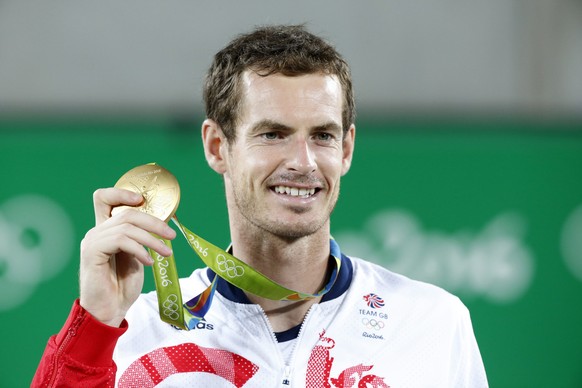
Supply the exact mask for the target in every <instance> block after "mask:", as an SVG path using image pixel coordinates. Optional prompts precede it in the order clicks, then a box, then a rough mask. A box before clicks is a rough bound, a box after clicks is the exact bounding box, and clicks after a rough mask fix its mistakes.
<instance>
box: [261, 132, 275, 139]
mask: <svg viewBox="0 0 582 388" xmlns="http://www.w3.org/2000/svg"><path fill="white" fill-rule="evenodd" d="M261 136H263V138H264V139H266V140H277V139H278V138H279V133H277V132H265V133H263V134H262V135H261Z"/></svg>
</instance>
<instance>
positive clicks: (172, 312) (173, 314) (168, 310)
mask: <svg viewBox="0 0 582 388" xmlns="http://www.w3.org/2000/svg"><path fill="white" fill-rule="evenodd" d="M177 301H178V297H177V296H176V295H175V294H170V295H168V297H167V298H166V300H165V301H164V303H162V307H163V308H164V311H162V314H164V315H165V316H166V317H168V318H170V319H171V320H173V321H176V320H178V318H180V314H178V309H179V308H180V306H178V304H177V303H176V302H177Z"/></svg>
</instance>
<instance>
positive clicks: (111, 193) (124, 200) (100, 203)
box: [93, 187, 143, 225]
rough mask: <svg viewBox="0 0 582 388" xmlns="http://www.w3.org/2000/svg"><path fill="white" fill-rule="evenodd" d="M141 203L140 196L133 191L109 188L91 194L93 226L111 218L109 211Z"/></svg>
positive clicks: (141, 198)
mask: <svg viewBox="0 0 582 388" xmlns="http://www.w3.org/2000/svg"><path fill="white" fill-rule="evenodd" d="M142 202H143V197H142V196H141V194H138V193H134V192H133V191H129V190H124V189H116V188H114V187H109V188H106V189H98V190H96V191H95V192H94V193H93V207H94V209H95V224H96V225H99V224H101V223H102V222H104V221H105V220H107V219H108V218H110V217H111V209H112V208H113V207H115V206H119V205H127V206H137V205H139V204H140V203H142Z"/></svg>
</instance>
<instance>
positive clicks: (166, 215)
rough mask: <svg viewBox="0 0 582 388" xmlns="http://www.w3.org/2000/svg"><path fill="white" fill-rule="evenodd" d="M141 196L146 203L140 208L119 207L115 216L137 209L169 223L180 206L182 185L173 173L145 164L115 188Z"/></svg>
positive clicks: (125, 175) (120, 181)
mask: <svg viewBox="0 0 582 388" xmlns="http://www.w3.org/2000/svg"><path fill="white" fill-rule="evenodd" d="M114 187H115V188H118V189H126V190H130V191H133V192H136V193H138V194H141V195H142V196H143V198H144V201H143V203H142V204H140V205H139V206H135V207H133V206H117V207H115V208H113V209H112V211H111V214H112V215H115V214H117V213H119V212H120V211H121V210H124V209H135V210H139V211H141V212H143V213H146V214H151V215H152V216H154V217H157V218H159V219H160V220H162V221H164V222H168V221H169V220H170V219H171V218H172V217H173V216H174V213H176V210H177V209H178V205H179V204H180V185H179V184H178V180H177V179H176V177H175V176H174V175H172V173H171V172H169V171H168V170H166V169H165V168H163V167H162V166H160V165H157V164H155V163H149V164H144V165H142V166H138V167H135V168H133V169H131V170H129V171H128V172H126V173H125V174H124V175H123V176H122V177H121V178H119V180H118V181H117V183H116V184H115V186H114Z"/></svg>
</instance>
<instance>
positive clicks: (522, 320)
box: [0, 0, 582, 387]
mask: <svg viewBox="0 0 582 388" xmlns="http://www.w3.org/2000/svg"><path fill="white" fill-rule="evenodd" d="M271 23H307V26H308V28H309V29H310V30H311V31H312V32H314V33H316V34H320V35H322V36H323V37H325V38H327V39H329V40H330V41H332V42H333V43H334V44H335V46H336V47H337V48H338V49H339V51H340V52H342V53H343V55H344V56H345V57H346V59H347V60H348V62H349V63H350V64H351V66H352V71H353V77H354V83H355V90H356V95H357V104H358V119H357V146H356V154H355V160H354V164H353V167H352V171H351V172H350V173H349V174H348V175H347V176H346V177H345V179H344V181H343V187H342V196H341V198H340V202H339V205H338V207H337V209H336V211H335V213H334V215H333V218H332V220H333V221H332V231H333V234H334V236H335V237H336V239H337V240H338V241H339V242H340V245H341V246H342V250H343V251H344V252H346V253H347V254H350V255H354V256H361V257H364V258H367V259H369V260H372V261H375V262H377V263H379V264H381V265H383V266H386V267H387V268H390V269H393V270H394V271H397V272H400V273H403V274H405V275H407V276H410V277H412V278H415V279H420V280H424V281H428V282H431V283H434V284H437V285H439V286H441V287H443V288H445V289H447V290H449V291H450V292H452V293H454V294H456V295H458V296H459V297H460V298H461V299H462V300H463V302H464V303H465V304H466V305H467V306H468V307H469V309H470V311H471V316H472V320H473V325H474V330H475V334H476V336H477V340H478V342H479V345H480V349H481V353H482V356H483V360H484V363H485V367H486V370H487V373H488V377H489V381H490V384H491V386H492V387H545V386H551V387H582V179H581V178H582V70H581V69H582V1H579V0H490V1H487V2H461V1H456V0H441V1H438V2H425V1H420V0H406V1H404V0H402V1H364V2H351V1H348V0H335V1H331V0H322V1H317V2H308V1H295V2H292V3H291V2H288V3H281V2H278V3H275V2H269V1H266V0H265V1H250V2H238V1H220V2H206V3H201V2H200V3H199V2H190V1H165V2H159V1H151V0H141V1H136V0H130V1H124V2H117V1H111V0H104V1H100V2H73V1H58V2H45V1H38V0H0V166H2V168H1V172H0V331H1V332H2V333H3V346H2V347H0V365H1V366H0V387H23V386H28V385H29V383H30V380H31V378H32V375H33V373H34V371H35V369H36V365H37V363H38V361H39V359H40V357H41V354H42V351H43V349H44V346H45V344H46V341H47V339H48V337H49V336H50V335H51V334H53V333H56V332H57V331H58V330H59V329H60V327H61V325H62V323H63V322H64V320H65V318H66V316H67V314H68V311H69V309H70V306H71V304H72V302H73V300H74V299H75V298H76V297H77V295H78V286H77V270H78V256H79V242H80V240H81V239H82V238H83V236H84V234H85V233H86V231H87V230H88V229H89V228H91V227H92V225H93V210H92V193H93V191H94V190H95V189H97V188H99V187H106V186H111V185H113V184H114V183H115V182H116V180H117V179H118V178H119V177H120V176H121V175H122V174H123V173H124V172H125V171H127V170H128V169H130V168H132V167H134V166H137V165H140V164H144V163H147V162H152V161H156V162H158V163H159V164H161V165H163V166H165V167H166V168H168V169H169V170H171V171H172V172H173V173H174V174H175V175H176V176H177V177H178V179H179V180H180V182H181V186H182V203H181V205H180V209H179V210H178V214H179V216H180V219H181V221H182V222H184V223H185V224H186V225H188V226H189V228H190V229H192V230H193V231H195V232H196V233H198V234H200V235H202V236H204V237H205V238H207V239H209V240H211V241H213V242H214V243H216V244H218V245H222V246H226V245H227V244H228V242H229V233H228V229H227V215H226V210H225V206H224V194H223V188H222V183H221V179H220V177H219V176H217V175H216V174H215V173H213V172H212V171H211V170H210V169H209V168H208V167H207V166H206V162H205V160H204V155H203V153H202V148H201V144H200V135H199V128H200V123H201V122H202V120H203V119H204V113H203V108H202V99H201V82H202V79H203V76H204V73H205V71H206V69H207V67H208V66H209V64H210V61H211V57H212V55H213V54H214V53H215V52H216V51H217V50H219V49H220V48H222V46H223V45H224V44H226V43H227V42H228V41H229V40H230V39H231V38H232V37H233V36H234V35H236V34H238V33H241V32H246V31H248V30H250V29H251V28H252V27H254V26H255V25H261V24H271ZM175 250H176V254H177V260H178V266H179V271H180V273H181V274H182V275H184V276H186V275H188V274H189V273H190V272H191V271H192V269H193V268H195V267H198V266H200V265H201V262H200V261H199V260H198V259H197V258H196V257H195V256H194V254H193V253H192V252H190V251H188V248H187V247H186V244H185V243H182V244H180V242H177V243H176V244H175ZM148 275H149V274H148ZM146 277H147V280H146V285H145V288H146V290H151V289H153V280H152V277H151V276H146Z"/></svg>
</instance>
